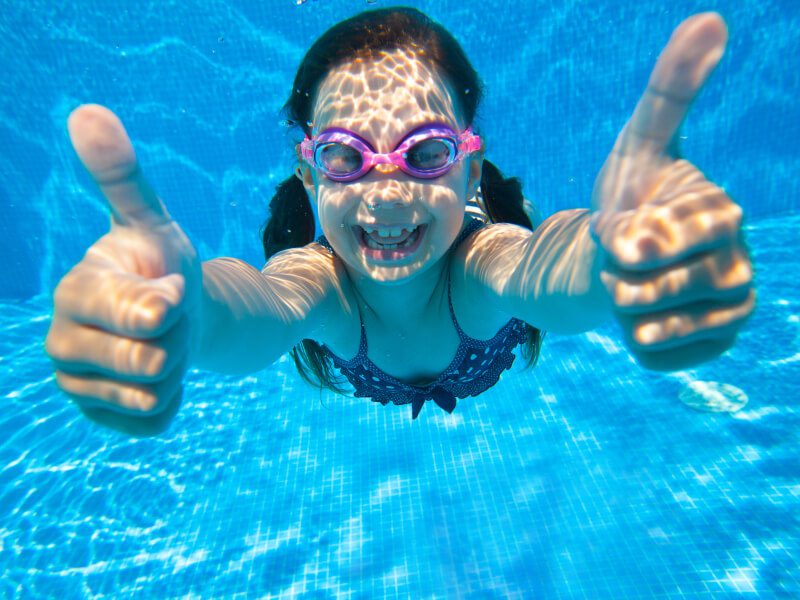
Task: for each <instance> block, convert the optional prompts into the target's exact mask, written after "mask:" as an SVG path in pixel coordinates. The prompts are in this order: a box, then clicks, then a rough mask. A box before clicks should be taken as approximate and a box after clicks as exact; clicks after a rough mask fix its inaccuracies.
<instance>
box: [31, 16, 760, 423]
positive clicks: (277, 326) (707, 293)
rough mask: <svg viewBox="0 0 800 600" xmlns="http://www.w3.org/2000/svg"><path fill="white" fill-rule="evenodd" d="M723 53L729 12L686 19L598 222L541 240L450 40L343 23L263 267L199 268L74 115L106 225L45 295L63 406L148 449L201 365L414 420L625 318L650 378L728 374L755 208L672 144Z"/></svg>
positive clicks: (104, 143)
mask: <svg viewBox="0 0 800 600" xmlns="http://www.w3.org/2000/svg"><path fill="white" fill-rule="evenodd" d="M726 40H727V30H726V27H725V24H724V22H723V21H722V19H721V18H720V17H719V15H717V14H714V13H705V14H700V15H696V16H694V17H691V18H689V19H688V20H686V21H684V22H683V23H682V24H681V25H680V26H679V27H678V28H677V29H676V30H675V32H674V33H673V35H672V37H671V39H670V40H669V43H668V44H667V46H666V48H665V49H664V51H663V52H662V54H661V56H660V57H659V59H658V61H657V63H656V65H655V68H654V70H653V72H652V75H651V76H650V80H649V83H648V86H647V89H646V90H645V92H644V94H643V95H642V97H641V99H640V101H639V102H638V104H637V106H636V108H635V110H634V112H633V115H632V116H631V118H630V120H629V121H628V123H627V124H626V125H625V126H624V128H623V129H622V132H621V133H620V135H619V137H618V139H617V141H616V143H615V145H614V147H613V149H612V151H611V153H610V155H609V157H608V159H607V160H606V162H605V164H604V165H603V167H602V169H601V171H600V174H599V175H598V177H597V180H596V182H595V186H594V190H593V197H592V202H591V206H592V208H591V210H584V209H579V210H565V211H561V212H557V213H556V214H554V215H552V216H551V217H549V218H548V219H547V220H545V221H544V222H542V223H538V222H536V223H533V222H532V219H531V216H530V213H531V211H530V210H527V211H526V210H525V206H526V201H524V199H523V197H522V194H521V186H520V184H519V182H518V181H517V180H516V179H504V178H503V176H502V175H501V174H500V171H499V170H498V169H497V167H495V166H494V165H492V164H491V163H490V162H489V161H488V160H486V159H485V158H484V154H485V144H484V142H483V141H482V140H481V138H480V135H479V134H478V133H477V132H476V131H475V129H474V124H473V119H474V117H475V114H476V110H477V107H478V104H479V102H480V99H481V95H482V86H481V83H480V80H479V78H478V75H477V73H476V72H475V71H474V69H473V68H472V66H471V65H470V63H469V61H468V59H467V57H466V56H465V54H464V52H463V50H462V48H461V47H460V46H459V44H458V42H457V41H456V40H455V39H454V37H453V36H452V35H451V34H450V33H449V32H447V31H446V30H445V29H444V28H443V27H442V26H441V25H439V24H437V23H435V22H433V21H431V20H430V19H429V18H428V17H426V16H425V15H424V14H422V13H421V12H419V11H417V10H415V9H410V8H394V9H381V10H375V11H367V12H364V13H361V14H358V15H356V16H354V17H352V18H350V19H347V20H345V21H343V22H341V23H339V24H337V25H335V26H334V27H332V28H331V29H330V30H328V31H327V32H326V33H324V34H323V35H322V37H321V38H320V39H319V40H317V42H315V43H314V45H313V46H312V47H311V49H310V50H309V51H308V53H307V54H306V56H305V58H304V59H303V62H302V63H301V65H300V67H299V69H298V72H297V76H296V78H295V82H294V87H293V90H292V93H291V95H290V98H289V100H288V101H287V103H286V105H285V107H284V109H285V111H286V113H287V114H288V116H289V121H290V123H292V124H293V125H296V126H298V127H299V128H300V129H302V132H303V133H304V135H305V138H304V139H303V140H302V142H300V143H299V144H298V145H297V147H296V153H297V169H296V172H295V173H294V174H293V175H292V176H291V177H289V178H288V179H287V180H286V181H284V182H283V183H282V184H280V186H279V187H278V190H277V193H276V195H275V197H274V198H273V200H272V202H271V204H270V209H271V215H270V219H269V221H268V222H267V223H266V225H265V226H264V228H263V241H264V248H265V254H266V256H267V259H268V260H267V263H266V265H265V266H264V268H263V269H262V270H261V271H258V270H257V269H255V268H253V267H252V266H250V265H248V264H246V263H244V262H242V261H239V260H236V259H232V258H218V259H215V260H210V261H207V262H203V263H201V262H200V260H199V258H198V255H197V252H196V251H195V249H194V247H193V246H192V244H191V242H190V241H189V239H188V238H187V237H186V235H185V234H184V233H183V231H182V230H181V228H180V227H179V226H178V224H177V223H175V222H174V221H173V220H172V219H171V217H170V216H169V213H168V212H167V210H166V207H165V206H164V204H163V203H162V201H161V200H160V199H159V198H158V197H157V196H156V194H155V192H154V191H153V189H152V188H151V187H150V186H149V185H148V183H147V181H146V180H145V178H144V175H143V174H142V171H141V169H140V167H139V164H138V163H137V160H136V157H135V154H134V151H133V146H132V144H131V142H130V140H129V138H128V136H127V133H126V132H125V129H124V128H123V126H122V123H121V122H120V121H119V119H118V118H117V117H116V116H115V115H114V114H113V113H111V112H110V111H109V110H108V109H106V108H103V107H101V106H97V105H85V106H81V107H79V108H77V109H76V110H75V111H74V112H73V113H72V114H71V115H70V117H69V120H68V129H69V134H70V137H71V140H72V144H73V146H74V148H75V150H76V152H77V154H78V156H79V157H80V159H81V161H82V162H83V164H84V165H85V167H86V168H87V169H88V171H89V173H90V174H91V176H92V177H93V178H94V180H95V181H96V182H97V184H98V186H99V187H100V190H101V192H102V194H103V195H104V196H105V198H106V199H107V201H108V205H109V208H110V211H111V217H112V218H111V229H110V231H109V233H108V234H106V235H104V236H103V237H102V238H100V239H99V240H98V241H97V242H96V243H95V244H94V245H93V246H91V247H90V248H89V250H88V251H87V253H86V255H85V257H84V258H83V259H82V260H81V261H80V262H79V263H78V264H77V265H76V266H75V267H74V268H73V269H72V270H71V271H70V272H69V273H68V274H67V275H65V276H64V278H63V279H62V280H61V282H60V283H59V285H58V287H57V288H56V290H55V294H54V312H53V320H52V323H51V327H50V330H49V333H48V335H47V340H46V344H45V346H46V351H47V353H48V354H49V356H50V357H51V359H52V360H53V362H54V366H55V373H56V380H57V383H58V385H59V387H60V388H61V389H62V390H63V391H64V392H65V393H67V394H68V395H69V396H70V397H71V399H72V400H74V401H75V402H76V403H77V405H78V407H79V408H80V410H81V411H82V412H83V413H84V414H85V415H86V416H87V417H88V418H90V419H92V420H94V421H96V422H99V423H101V424H103V425H106V426H109V427H112V428H115V429H119V430H122V431H125V432H127V433H130V434H134V435H152V434H155V433H158V432H160V431H163V430H164V429H165V428H166V427H167V426H168V425H169V423H170V421H171V420H172V418H173V417H174V416H175V414H176V412H177V410H178V408H179V406H180V402H181V397H182V379H183V375H184V373H185V372H186V370H187V369H188V368H189V367H190V366H196V367H200V368H206V369H211V370H214V371H217V372H221V373H228V374H245V373H250V372H254V371H257V370H260V369H263V368H265V367H267V366H268V365H270V364H271V363H272V362H274V361H275V360H276V359H278V358H279V357H280V356H281V355H282V354H284V353H285V352H287V351H292V353H293V355H294V358H295V362H296V364H297V365H298V368H299V370H300V373H301V374H302V375H303V377H304V378H305V379H307V380H308V381H310V382H312V383H315V384H317V385H320V386H323V387H330V388H332V389H335V390H341V389H342V384H343V383H344V382H345V380H346V381H348V382H349V383H350V384H351V385H352V387H353V389H354V393H355V395H356V396H359V397H369V398H371V399H372V400H374V401H378V402H381V403H382V404H388V403H390V402H391V403H393V404H411V410H412V417H413V418H416V417H417V415H418V414H419V411H420V410H421V408H422V407H423V405H424V404H425V402H426V401H429V400H432V401H433V402H435V403H436V404H438V405H439V406H440V407H442V408H443V409H445V410H447V411H448V412H451V411H452V410H453V409H454V408H455V405H456V401H457V399H458V398H464V397H467V396H475V395H477V394H479V393H481V392H482V391H484V390H485V389H487V388H489V387H491V386H492V385H494V384H495V383H496V382H497V380H498V378H499V376H500V374H501V373H502V372H503V371H504V370H506V369H507V368H509V367H510V366H511V363H512V362H513V360H514V355H513V354H512V351H513V350H514V348H515V347H516V346H518V345H523V349H524V354H525V356H526V357H527V359H528V362H529V364H533V363H535V361H536V358H537V356H538V352H539V348H540V346H541V340H542V336H543V333H542V332H545V331H548V332H556V333H561V334H569V333H579V332H584V331H587V330H590V329H592V328H594V327H596V326H597V325H599V324H601V323H603V322H604V321H606V320H607V319H608V318H611V317H612V316H613V317H614V318H616V319H617V320H618V322H619V323H620V325H621V327H622V330H623V334H624V339H625V342H626V344H627V346H628V348H629V350H630V351H631V353H632V354H633V355H634V356H635V357H636V359H637V360H638V362H639V363H640V364H641V365H642V366H644V367H645V368H650V369H658V370H673V369H682V368H686V367H689V366H692V365H696V364H698V363H700V362H703V361H706V360H709V359H711V358H713V357H715V356H717V355H719V354H720V353H722V352H724V351H725V350H726V349H727V348H729V347H730V346H731V345H732V344H733V342H734V340H735V337H736V334H737V332H738V330H739V329H740V328H741V327H742V325H743V324H744V322H745V320H746V318H747V317H748V316H749V315H750V313H751V312H752V310H753V307H754V302H755V292H754V289H753V286H752V269H751V264H750V260H749V257H748V252H747V249H746V247H745V244H744V241H743V239H742V234H741V222H742V211H741V209H740V208H739V206H738V205H736V204H735V203H734V202H732V201H731V200H730V199H729V198H728V197H727V195H726V194H725V192H724V191H723V190H722V189H720V188H719V187H717V186H715V185H714V184H713V183H711V182H709V181H708V180H707V179H706V178H705V177H704V176H703V174H702V173H701V172H700V171H699V170H698V169H697V168H695V167H694V166H693V165H692V164H691V163H689V162H687V161H686V160H682V159H679V158H677V147H676V144H675V141H676V139H677V132H678V128H679V126H680V124H681V122H682V121H683V119H684V117H685V115H686V113H687V111H688V109H689V107H690V105H691V102H692V100H693V99H694V98H695V96H696V95H697V93H698V92H699V90H700V89H701V87H702V86H703V84H704V82H705V80H706V79H707V77H708V76H709V74H710V73H711V71H712V70H713V69H714V67H715V66H716V64H717V63H718V62H719V60H720V58H721V57H722V54H723V52H724V47H725V43H726ZM320 232H321V233H322V234H323V235H319V236H316V235H315V234H316V233H320ZM315 238H316V239H315ZM337 370H338V372H339V374H338V375H337V373H336V371H337Z"/></svg>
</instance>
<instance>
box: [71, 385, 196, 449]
mask: <svg viewBox="0 0 800 600" xmlns="http://www.w3.org/2000/svg"><path fill="white" fill-rule="evenodd" d="M182 392H183V389H182V388H181V389H179V390H178V393H177V394H176V395H175V397H174V398H171V399H170V400H168V401H166V402H165V405H166V408H165V409H164V410H163V411H162V412H160V413H157V414H148V415H124V414H121V413H118V412H114V411H111V410H106V409H104V408H92V407H88V406H81V405H80V404H78V408H79V409H80V411H81V412H82V413H83V414H84V415H85V416H86V417H87V418H88V419H90V420H92V421H94V422H95V423H98V424H99V425H102V426H103V427H108V428H110V429H114V430H116V431H119V432H121V433H124V434H126V435H133V436H137V437H150V436H154V435H158V434H160V433H163V432H164V431H166V430H167V428H168V427H169V425H170V423H172V420H173V419H174V418H175V415H176V414H178V410H179V409H180V407H181V399H182V396H183V393H182Z"/></svg>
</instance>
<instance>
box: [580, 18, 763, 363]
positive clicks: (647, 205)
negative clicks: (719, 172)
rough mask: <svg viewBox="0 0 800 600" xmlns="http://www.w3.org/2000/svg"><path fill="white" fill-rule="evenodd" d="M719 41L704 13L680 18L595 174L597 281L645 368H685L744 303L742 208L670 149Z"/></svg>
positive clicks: (704, 355)
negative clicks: (599, 262)
mask: <svg viewBox="0 0 800 600" xmlns="http://www.w3.org/2000/svg"><path fill="white" fill-rule="evenodd" d="M726 40H727V30H726V27H725V23H724V22H723V21H722V19H721V18H720V17H719V15H716V14H714V13H706V14H701V15H696V16H694V17H691V18H689V19H687V20H686V21H684V22H683V23H682V24H681V25H680V26H679V27H678V28H677V29H676V30H675V32H674V33H673V35H672V38H671V39H670V41H669V43H668V44H667V46H666V48H665V49H664V51H663V52H662V54H661V56H660V57H659V59H658V61H657V63H656V65H655V68H654V69H653V72H652V74H651V76H650V81H649V83H648V87H647V90H646V91H645V92H644V95H643V96H642V98H641V99H640V100H639V103H638V105H637V106H636V109H635V111H634V113H633V115H632V117H631V119H630V121H628V123H627V124H626V125H625V127H624V128H623V130H622V132H621V133H620V135H619V137H618V138H617V141H616V143H615V145H614V148H613V150H612V151H611V154H610V155H609V157H608V158H607V160H606V162H605V164H604V165H603V168H602V169H601V171H600V174H599V176H598V178H597V180H596V182H595V186H594V191H593V198H592V203H593V210H594V214H593V216H592V222H591V223H592V235H593V237H594V238H595V240H596V241H597V243H598V245H599V247H600V250H601V253H603V254H604V255H605V256H604V263H603V264H604V266H603V268H602V270H601V273H600V278H601V280H602V281H603V283H604V285H605V287H606V288H607V290H608V292H609V294H610V297H611V300H612V303H613V307H614V311H615V316H616V317H617V320H618V321H619V323H620V324H621V325H622V328H623V331H624V335H625V339H626V342H627V344H628V346H629V348H630V350H631V352H632V353H633V354H634V356H635V357H636V358H637V360H638V361H639V362H640V363H641V364H642V365H643V366H645V367H647V368H652V369H658V370H673V369H681V368H686V367H690V366H693V365H695V364H697V363H699V362H702V361H705V360H708V359H710V358H713V357H715V356H717V355H718V354H720V353H721V352H723V351H725V350H726V349H727V348H729V347H730V346H731V345H732V344H733V342H734V340H735V337H736V334H737V332H738V330H739V329H740V328H741V327H742V325H743V324H744V322H745V320H746V318H747V317H748V316H749V315H750V313H751V312H752V310H753V307H754V303H755V292H754V290H753V287H752V268H751V264H750V259H749V257H748V252H747V249H746V247H745V244H744V242H743V240H742V235H741V222H742V211H741V208H740V207H739V206H738V205H736V204H735V203H734V202H732V201H731V199H730V198H728V196H727V195H726V194H725V192H724V191H723V190H722V189H720V188H719V187H717V186H715V185H714V184H713V183H711V182H710V181H708V180H707V179H706V178H705V176H704V175H703V174H702V173H701V172H700V171H699V170H698V169H697V168H696V167H694V166H693V165H692V164H691V163H689V162H687V161H686V160H681V159H678V158H677V156H676V151H677V147H676V143H675V142H676V138H677V132H678V128H679V127H680V124H681V122H682V121H683V119H684V117H685V116H686V113H687V111H688V109H689V106H690V105H691V103H692V101H693V100H694V98H695V96H696V95H697V93H698V92H699V91H700V89H701V87H702V86H703V84H704V82H705V81H706V79H707V77H708V75H709V74H710V73H711V71H712V70H713V69H714V67H715V66H716V65H717V63H718V62H719V59H720V58H721V57H722V54H723V52H724V48H725V43H726Z"/></svg>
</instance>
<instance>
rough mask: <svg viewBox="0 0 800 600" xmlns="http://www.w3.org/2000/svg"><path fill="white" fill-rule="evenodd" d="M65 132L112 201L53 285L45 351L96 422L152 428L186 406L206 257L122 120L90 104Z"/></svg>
mask: <svg viewBox="0 0 800 600" xmlns="http://www.w3.org/2000/svg"><path fill="white" fill-rule="evenodd" d="M68 129H69V134H70V138H71V140H72V145H73V146H74V148H75V150H76V152H77V153H78V156H79V157H80V159H81V161H82V162H83V164H84V165H85V167H86V169H87V170H88V171H89V173H90V174H91V176H92V178H93V179H94V180H95V181H96V182H97V184H98V186H99V187H100V190H101V192H102V194H103V195H104V196H105V198H106V199H107V201H108V205H109V209H110V212H111V229H110V231H109V232H108V233H107V234H106V235H104V236H103V237H102V238H100V239H99V240H98V241H97V242H96V243H95V244H94V245H92V246H91V247H90V248H89V250H88V251H87V252H86V255H85V256H84V258H83V259H82V260H81V261H80V262H79V263H78V264H77V265H76V266H75V267H74V268H73V269H72V270H71V271H70V272H69V273H68V274H67V275H65V276H64V278H63V279H62V280H61V282H60V283H59V285H58V287H57V288H56V291H55V294H54V310H53V320H52V323H51V326H50V330H49V332H48V335H47V340H46V342H45V349H46V351H47V353H48V354H49V356H50V358H51V359H52V360H53V363H54V366H55V374H56V381H57V383H58V386H59V387H60V388H61V389H62V390H63V391H64V392H66V393H67V394H68V395H69V396H70V397H71V399H72V400H74V401H75V402H76V403H77V404H78V406H79V408H80V409H81V411H82V412H84V414H86V415H87V416H88V417H89V418H90V419H92V420H95V421H97V422H100V423H102V424H104V425H106V426H109V427H112V428H115V429H119V430H123V431H125V432H127V433H131V434H135V435H151V434H154V433H158V432H160V431H162V430H163V429H165V428H166V426H167V425H168V424H169V422H170V420H171V419H172V417H173V416H174V415H175V413H176V412H177V410H178V407H179V406H180V398H181V382H182V379H183V375H184V372H185V371H186V368H187V366H188V359H189V352H190V348H191V343H192V341H193V339H194V338H193V336H196V335H197V330H198V328H199V314H198V313H199V310H200V307H201V293H202V274H201V268H200V261H199V259H198V257H197V253H196V252H195V249H194V247H193V246H192V244H191V242H190V241H189V239H188V238H187V237H186V235H185V234H184V233H183V231H182V230H181V229H180V227H178V225H177V224H176V223H175V222H174V221H173V220H172V219H171V217H170V216H169V214H168V213H167V210H166V208H165V207H164V205H163V203H162V202H161V201H160V200H159V198H158V197H157V196H156V194H155V192H154V191H153V190H152V189H151V188H150V186H149V185H148V183H147V181H146V180H145V179H144V176H143V174H142V172H141V170H140V168H139V165H138V163H137V161H136V156H135V154H134V151H133V146H132V144H131V142H130V139H129V138H128V135H127V133H126V132H125V129H124V127H123V126H122V123H121V122H120V121H119V119H118V118H117V117H116V116H115V115H114V114H113V113H112V112H111V111H109V110H108V109H106V108H103V107H101V106H97V105H86V106H81V107H79V108H78V109H76V110H75V111H74V112H73V113H72V114H71V115H70V117H69V121H68Z"/></svg>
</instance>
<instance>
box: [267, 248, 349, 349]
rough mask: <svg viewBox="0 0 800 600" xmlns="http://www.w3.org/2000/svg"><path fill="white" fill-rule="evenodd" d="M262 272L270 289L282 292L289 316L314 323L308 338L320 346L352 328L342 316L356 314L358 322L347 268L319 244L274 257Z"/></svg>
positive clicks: (284, 252) (283, 252)
mask: <svg viewBox="0 0 800 600" xmlns="http://www.w3.org/2000/svg"><path fill="white" fill-rule="evenodd" d="M261 272H262V274H263V275H264V276H265V277H267V278H268V279H269V280H270V285H271V286H276V287H277V288H279V294H278V295H279V297H280V298H282V301H283V304H284V305H285V306H284V309H285V310H286V311H287V312H289V313H295V312H297V313H301V314H305V315H307V318H309V319H311V320H312V321H313V322H314V325H313V326H312V327H311V331H310V334H309V335H310V337H312V338H313V339H315V340H316V341H318V342H321V343H327V342H328V340H329V339H338V337H339V336H340V335H341V332H340V331H339V328H345V329H346V328H347V327H348V325H349V323H347V321H348V319H342V318H341V317H342V316H343V315H345V314H348V313H351V312H352V311H355V314H356V318H357V314H358V311H357V309H356V308H355V306H356V305H355V300H354V296H353V291H352V288H351V285H350V279H349V277H348V276H347V272H346V270H345V268H344V265H343V264H342V262H341V260H339V258H338V257H336V256H335V255H334V254H332V253H331V252H330V251H329V250H328V249H327V248H325V247H324V246H321V245H320V244H318V243H316V242H312V243H311V244H308V245H306V246H303V247H300V248H290V249H288V250H284V251H282V252H279V253H277V254H275V255H274V256H272V257H271V258H270V259H269V261H267V263H266V264H265V265H264V267H263V268H262V269H261Z"/></svg>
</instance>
